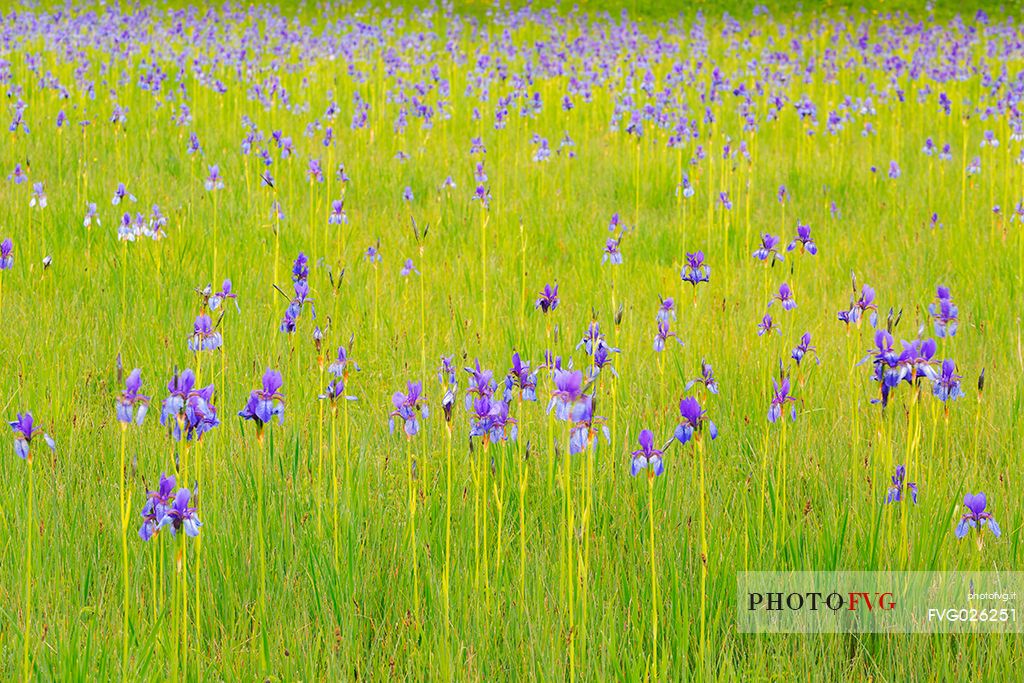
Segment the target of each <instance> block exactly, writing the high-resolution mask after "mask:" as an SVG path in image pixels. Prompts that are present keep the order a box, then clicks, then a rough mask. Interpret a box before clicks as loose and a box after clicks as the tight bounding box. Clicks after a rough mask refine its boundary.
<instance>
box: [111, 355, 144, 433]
mask: <svg viewBox="0 0 1024 683" xmlns="http://www.w3.org/2000/svg"><path fill="white" fill-rule="evenodd" d="M141 389H142V370H140V369H139V368H135V369H134V370H132V371H131V373H130V374H129V375H128V379H126V380H125V389H124V391H122V392H121V395H120V396H118V398H117V420H118V422H121V423H123V424H126V425H127V424H131V423H132V422H134V423H135V424H137V425H141V424H142V421H143V420H144V419H145V418H146V411H147V410H149V396H143V395H142V394H140V393H139V390H141Z"/></svg>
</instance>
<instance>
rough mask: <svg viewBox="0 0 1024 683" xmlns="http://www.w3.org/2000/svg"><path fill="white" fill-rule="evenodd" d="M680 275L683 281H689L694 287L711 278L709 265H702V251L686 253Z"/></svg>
mask: <svg viewBox="0 0 1024 683" xmlns="http://www.w3.org/2000/svg"><path fill="white" fill-rule="evenodd" d="M680 277H681V278H682V279H683V282H689V283H690V284H691V285H693V286H694V287H696V286H697V285H698V284H700V283H701V282H708V281H710V280H711V266H707V265H704V252H703V251H695V252H693V253H687V254H686V265H684V266H683V270H682V272H681V273H680Z"/></svg>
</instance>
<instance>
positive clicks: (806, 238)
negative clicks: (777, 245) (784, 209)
mask: <svg viewBox="0 0 1024 683" xmlns="http://www.w3.org/2000/svg"><path fill="white" fill-rule="evenodd" d="M797 246H799V247H800V251H801V252H804V251H806V252H807V253H808V254H810V255H811V256H814V255H815V254H817V253H818V245H816V244H815V243H814V240H813V239H811V226H809V225H804V224H803V223H797V224H796V239H794V240H793V241H792V242H790V243H789V246H787V247H786V251H793V250H794V249H796V248H797Z"/></svg>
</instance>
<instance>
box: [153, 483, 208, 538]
mask: <svg viewBox="0 0 1024 683" xmlns="http://www.w3.org/2000/svg"><path fill="white" fill-rule="evenodd" d="M191 497H192V493H191V492H190V491H189V490H188V489H178V492H177V493H176V494H175V496H174V500H173V501H172V502H171V504H170V505H169V506H167V508H166V510H165V511H164V517H163V519H161V520H160V525H159V526H160V527H161V528H163V527H165V526H169V527H170V528H171V535H174V534H176V533H177V532H178V530H179V529H184V530H185V534H186V535H187V536H191V537H193V538H195V537H196V536H198V535H199V527H201V526H202V525H203V523H202V522H200V521H199V517H197V516H196V508H194V507H189V504H188V501H189V498H191Z"/></svg>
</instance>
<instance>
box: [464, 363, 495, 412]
mask: <svg viewBox="0 0 1024 683" xmlns="http://www.w3.org/2000/svg"><path fill="white" fill-rule="evenodd" d="M465 370H466V372H468V373H469V376H470V378H471V379H470V382H469V387H468V388H467V389H466V410H472V409H473V402H474V401H475V400H476V399H478V398H480V397H481V396H487V397H490V396H493V395H494V392H495V390H497V388H498V383H497V382H496V381H495V380H494V373H493V372H491V371H490V370H484V369H482V368H481V367H480V359H479V358H477V359H476V361H475V366H474V367H466V368H465Z"/></svg>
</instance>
